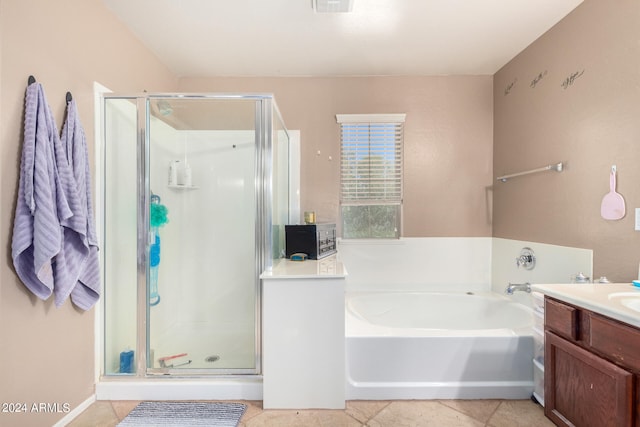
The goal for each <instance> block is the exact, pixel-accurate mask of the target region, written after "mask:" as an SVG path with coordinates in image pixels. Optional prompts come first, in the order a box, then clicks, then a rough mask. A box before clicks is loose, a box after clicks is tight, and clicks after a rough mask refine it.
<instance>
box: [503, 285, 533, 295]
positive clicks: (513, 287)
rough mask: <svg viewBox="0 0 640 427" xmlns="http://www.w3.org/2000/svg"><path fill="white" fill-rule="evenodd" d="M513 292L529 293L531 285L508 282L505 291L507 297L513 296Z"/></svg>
mask: <svg viewBox="0 0 640 427" xmlns="http://www.w3.org/2000/svg"><path fill="white" fill-rule="evenodd" d="M515 291H523V292H531V283H529V282H525V283H511V282H509V286H507V289H505V292H506V293H507V295H513V293H514V292H515Z"/></svg>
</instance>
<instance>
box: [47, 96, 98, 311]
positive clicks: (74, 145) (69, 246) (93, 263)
mask: <svg viewBox="0 0 640 427" xmlns="http://www.w3.org/2000/svg"><path fill="white" fill-rule="evenodd" d="M61 143H62V147H63V149H64V154H65V155H64V156H60V157H59V158H58V162H57V164H58V165H60V164H61V163H65V162H66V165H68V166H69V167H70V171H71V173H72V174H73V177H72V179H71V180H69V182H68V183H67V185H65V189H66V190H67V197H68V198H69V200H70V201H71V210H72V211H73V216H72V217H71V218H69V219H67V220H66V221H63V222H62V225H63V227H64V230H65V232H64V251H63V252H64V255H65V258H66V261H67V265H68V266H69V267H70V269H69V271H72V272H73V279H74V280H73V283H71V284H70V287H69V286H66V284H65V286H60V287H59V288H58V287H57V283H56V288H55V289H54V292H55V294H56V304H58V299H60V303H61V302H62V301H64V299H66V298H67V297H68V296H69V295H71V300H72V301H73V303H74V304H75V305H76V306H78V307H80V308H81V309H83V310H88V309H90V308H91V307H93V305H94V304H95V303H96V302H97V301H98V299H99V298H100V263H99V259H98V239H97V235H96V229H95V223H94V218H93V207H92V198H91V172H90V170H89V154H88V150H87V142H86V137H85V133H84V129H83V128H82V124H81V123H80V117H79V115H78V108H77V106H76V102H75V100H71V101H70V102H69V103H68V104H67V116H66V120H65V123H64V125H63V126H62V137H61ZM64 166H65V165H63V167H64ZM71 266H73V268H72V269H71Z"/></svg>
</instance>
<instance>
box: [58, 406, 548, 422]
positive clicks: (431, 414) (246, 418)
mask: <svg viewBox="0 0 640 427" xmlns="http://www.w3.org/2000/svg"><path fill="white" fill-rule="evenodd" d="M138 403H139V402H134V401H98V402H95V403H94V404H93V405H91V406H90V407H89V408H88V409H87V410H86V411H84V412H83V413H82V414H80V415H79V416H78V417H77V418H76V419H75V420H73V421H72V422H71V423H69V424H68V425H67V427H112V426H116V425H117V424H118V422H119V421H121V420H122V419H123V418H124V417H126V416H127V414H128V413H129V412H131V410H133V408H134V407H135V406H136V405H137V404H138ZM242 403H245V404H246V405H247V410H246V412H245V413H244V415H243V417H242V419H241V420H240V426H241V427H262V426H274V427H294V426H295V427H298V426H299V427H307V426H312V427H315V426H317V427H341V426H344V427H352V426H353V427H387V426H390V427H391V426H392V427H404V426H407V427H408V426H416V427H418V426H437V427H449V426H465V427H466V426H473V427H476V426H478V427H482V426H486V427H545V426H553V423H552V422H551V421H549V420H548V419H547V418H545V416H544V410H543V408H542V407H541V406H540V405H538V404H536V403H534V402H532V401H531V400H396V401H349V402H347V407H346V409H344V410H328V409H324V410H274V409H267V410H263V409H262V402H261V401H251V402H246V401H245V402H242Z"/></svg>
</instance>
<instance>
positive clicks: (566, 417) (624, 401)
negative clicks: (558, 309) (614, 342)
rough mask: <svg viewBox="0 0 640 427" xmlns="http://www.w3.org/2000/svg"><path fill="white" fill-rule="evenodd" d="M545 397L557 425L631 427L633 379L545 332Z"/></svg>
mask: <svg viewBox="0 0 640 427" xmlns="http://www.w3.org/2000/svg"><path fill="white" fill-rule="evenodd" d="M544 393H545V408H544V412H545V415H546V416H547V417H549V418H550V419H551V420H552V421H553V422H554V423H555V424H556V425H560V426H562V425H568V426H573V425H575V426H580V427H583V426H586V427H589V426H593V427H605V426H611V427H623V426H631V423H632V420H633V413H632V411H633V404H632V399H633V375H632V374H631V373H630V372H627V371H625V370H624V369H622V368H620V367H618V366H616V365H614V364H613V363H611V362H608V361H606V360H604V359H602V358H600V357H598V356H596V355H594V354H591V353H589V352H588V351H586V350H584V349H582V348H580V347H578V346H577V345H575V344H572V343H570V342H569V341H566V340H565V339H563V338H560V337H559V336H557V335H555V334H553V333H550V332H548V331H547V332H546V334H545V390H544Z"/></svg>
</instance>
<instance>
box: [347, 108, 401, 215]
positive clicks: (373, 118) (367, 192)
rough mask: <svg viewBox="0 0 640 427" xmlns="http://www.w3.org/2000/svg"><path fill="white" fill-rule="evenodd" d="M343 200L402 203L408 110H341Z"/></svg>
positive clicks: (349, 201) (367, 202) (359, 202)
mask: <svg viewBox="0 0 640 427" xmlns="http://www.w3.org/2000/svg"><path fill="white" fill-rule="evenodd" d="M336 118H337V121H338V123H340V129H341V130H340V137H341V156H340V175H341V179H340V182H341V191H340V196H341V197H340V199H341V201H342V204H343V205H345V204H347V205H348V204H371V203H375V204H385V203H390V204H400V203H401V201H402V157H403V155H402V145H403V144H402V141H403V128H404V119H405V115H404V114H384V115H381V114H340V115H337V116H336Z"/></svg>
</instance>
